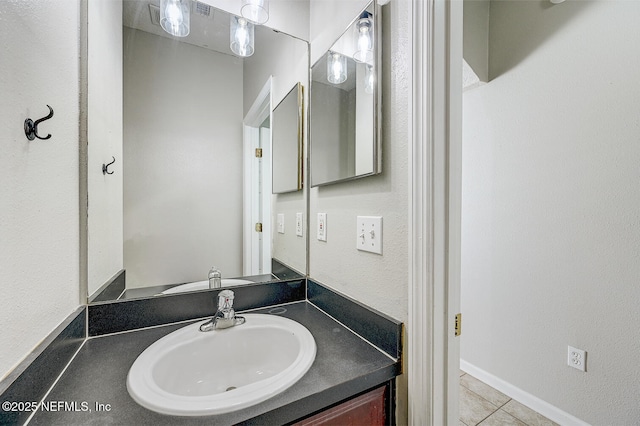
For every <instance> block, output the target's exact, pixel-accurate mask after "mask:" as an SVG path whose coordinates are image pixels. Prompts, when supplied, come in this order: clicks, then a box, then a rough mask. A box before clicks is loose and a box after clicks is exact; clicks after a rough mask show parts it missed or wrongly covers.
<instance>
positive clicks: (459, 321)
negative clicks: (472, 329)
mask: <svg viewBox="0 0 640 426" xmlns="http://www.w3.org/2000/svg"><path fill="white" fill-rule="evenodd" d="M460 334H462V314H458V315H456V333H455V335H456V336H459V335H460Z"/></svg>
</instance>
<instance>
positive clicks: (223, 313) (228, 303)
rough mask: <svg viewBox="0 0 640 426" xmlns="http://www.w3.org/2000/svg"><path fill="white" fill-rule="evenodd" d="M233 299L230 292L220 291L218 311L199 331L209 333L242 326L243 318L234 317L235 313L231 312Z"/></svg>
mask: <svg viewBox="0 0 640 426" xmlns="http://www.w3.org/2000/svg"><path fill="white" fill-rule="evenodd" d="M233 298H234V295H233V291H231V290H222V291H221V292H220V293H218V311H217V312H216V314H215V315H214V316H213V318H211V319H210V320H209V321H207V322H205V323H204V324H202V325H201V326H200V331H211V330H215V329H222V328H229V327H233V326H235V325H240V324H244V322H245V319H244V317H238V316H236V312H235V311H234V310H233Z"/></svg>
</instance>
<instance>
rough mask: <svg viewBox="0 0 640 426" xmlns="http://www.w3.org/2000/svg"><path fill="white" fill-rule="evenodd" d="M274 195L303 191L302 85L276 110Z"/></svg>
mask: <svg viewBox="0 0 640 426" xmlns="http://www.w3.org/2000/svg"><path fill="white" fill-rule="evenodd" d="M271 143H272V156H273V193H274V194H283V193H286V192H292V191H299V190H301V189H302V85H301V84H300V83H298V84H296V85H295V87H294V88H293V89H291V91H290V92H289V93H288V94H287V96H286V97H285V98H284V100H283V101H282V102H280V104H279V105H278V106H277V107H276V108H275V109H274V111H273V125H272V142H271Z"/></svg>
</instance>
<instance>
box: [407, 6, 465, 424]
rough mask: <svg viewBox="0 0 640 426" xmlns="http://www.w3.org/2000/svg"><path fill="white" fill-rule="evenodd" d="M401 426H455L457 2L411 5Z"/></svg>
mask: <svg viewBox="0 0 640 426" xmlns="http://www.w3.org/2000/svg"><path fill="white" fill-rule="evenodd" d="M411 28H412V30H411V33H412V36H413V37H412V50H413V51H412V58H413V67H412V80H411V85H412V87H411V93H412V95H411V96H412V99H411V110H412V116H411V125H410V134H411V140H410V141H409V144H410V149H409V168H410V172H409V179H410V183H409V188H410V194H409V200H410V201H409V203H410V206H409V240H410V241H409V244H410V246H409V315H408V324H407V340H408V372H409V373H408V399H409V400H408V407H409V413H408V414H409V424H412V425H432V426H437V425H454V424H455V425H457V424H458V422H459V420H458V419H459V412H458V406H459V402H458V384H459V359H460V341H459V338H458V337H456V336H455V333H454V324H455V316H456V314H457V313H459V309H460V252H461V240H460V218H461V196H462V188H461V179H462V170H461V148H462V137H461V133H462V76H461V71H462V1H461V0H453V1H444V0H412V16H411Z"/></svg>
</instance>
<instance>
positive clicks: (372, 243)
mask: <svg viewBox="0 0 640 426" xmlns="http://www.w3.org/2000/svg"><path fill="white" fill-rule="evenodd" d="M356 247H357V248H358V250H362V251H368V252H371V253H376V254H382V216H358V217H357V227H356Z"/></svg>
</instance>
